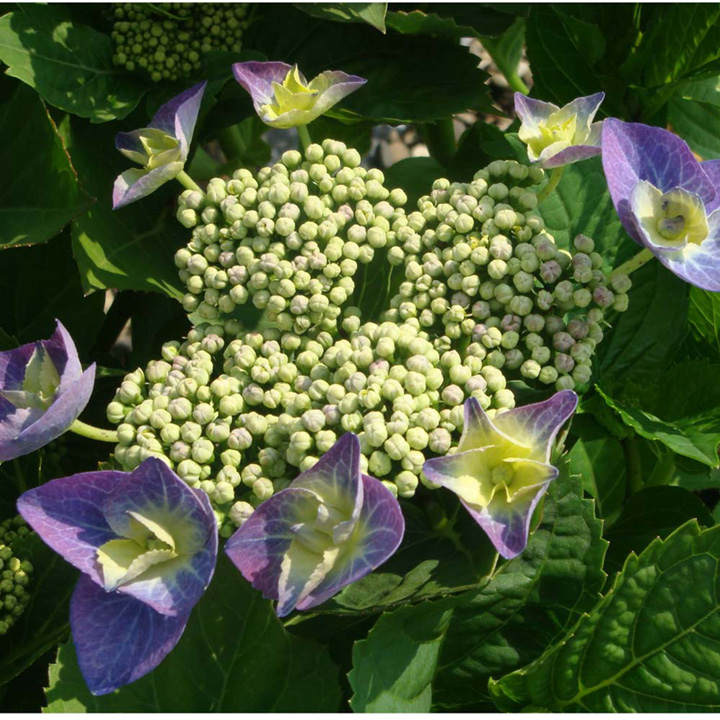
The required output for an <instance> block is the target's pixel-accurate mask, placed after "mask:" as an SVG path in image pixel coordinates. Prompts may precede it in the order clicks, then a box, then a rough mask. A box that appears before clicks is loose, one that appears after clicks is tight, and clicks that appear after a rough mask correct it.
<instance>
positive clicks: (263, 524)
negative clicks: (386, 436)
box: [225, 433, 405, 617]
mask: <svg viewBox="0 0 720 720" xmlns="http://www.w3.org/2000/svg"><path fill="white" fill-rule="evenodd" d="M404 530H405V522H404V519H403V516H402V512H401V510H400V505H399V503H398V502H397V500H396V499H395V498H394V497H393V495H392V494H391V493H390V491H389V490H387V488H386V487H385V486H384V485H383V484H382V483H381V482H380V481H379V480H376V479H375V478H373V477H369V476H368V475H363V474H362V473H361V471H360V442H359V440H358V438H357V436H356V435H354V434H352V433H346V434H345V435H343V436H342V437H341V438H340V439H339V440H338V441H337V442H336V443H335V445H333V447H332V448H330V450H328V452H326V453H325V454H324V455H323V456H322V457H321V458H320V460H319V461H318V462H317V463H316V465H315V466H314V467H312V468H311V469H310V470H307V471H306V472H304V473H302V474H301V475H299V476H298V477H297V478H296V479H295V480H294V481H293V482H292V483H291V485H290V487H288V488H287V489H285V490H281V491H280V492H279V493H277V494H276V495H274V496H273V497H271V498H270V499H269V500H266V501H265V502H264V503H262V504H261V505H260V506H259V507H258V508H257V510H256V511H255V512H254V513H253V514H252V515H251V516H250V518H249V519H248V520H247V521H246V522H245V523H244V524H243V526H242V527H241V528H240V529H239V530H238V531H237V532H236V533H235V534H234V535H233V536H232V537H231V538H230V540H228V542H227V544H226V545H225V552H226V553H227V554H228V556H229V557H230V559H231V560H232V562H233V563H234V564H235V565H236V567H237V568H238V570H240V572H241V573H242V574H243V576H244V577H245V578H246V579H247V580H248V581H250V582H251V583H252V585H253V587H255V588H256V589H257V590H259V591H260V592H262V594H263V595H264V596H265V597H267V598H271V599H273V600H277V601H278V605H277V614H278V616H280V617H283V616H284V615H287V614H288V613H290V612H291V611H292V610H293V609H298V610H305V609H307V608H310V607H314V606H316V605H319V604H320V603H323V602H325V600H327V599H328V598H330V597H332V596H333V595H335V593H337V592H338V591H339V590H340V589H341V588H343V587H345V586H346V585H349V584H350V583H351V582H354V581H355V580H358V579H359V578H361V577H363V576H364V575H367V574H368V573H369V572H371V571H372V570H374V569H375V568H376V567H378V565H380V564H382V563H383V562H385V560H387V559H388V558H389V557H390V556H391V555H392V554H393V553H394V552H395V550H396V549H397V547H398V545H399V544H400V541H401V540H402V536H403V533H404Z"/></svg>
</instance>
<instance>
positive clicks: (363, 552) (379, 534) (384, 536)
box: [296, 475, 405, 610]
mask: <svg viewBox="0 0 720 720" xmlns="http://www.w3.org/2000/svg"><path fill="white" fill-rule="evenodd" d="M362 481H363V488H364V493H363V505H362V510H361V512H360V517H359V518H358V522H357V526H356V530H355V533H356V534H355V535H354V536H353V539H352V543H351V544H350V546H349V547H348V549H347V551H346V552H345V553H342V554H341V555H340V556H339V557H338V560H337V562H336V564H335V566H334V567H333V569H332V570H331V571H330V573H328V575H327V577H326V578H325V580H323V582H321V583H320V584H319V585H318V586H317V587H316V588H315V589H314V590H313V591H312V592H311V593H310V594H309V595H308V596H307V597H306V598H305V599H303V600H301V601H300V602H299V603H298V604H297V606H296V607H297V609H298V610H306V609H307V608H311V607H314V606H316V605H320V604H321V603H323V602H325V601H326V600H328V599H329V598H331V597H332V596H333V595H335V593H337V592H338V591H339V590H341V589H342V588H344V587H345V586H346V585H349V584H350V583H352V582H355V581H356V580H359V579H360V578H361V577H364V576H365V575H367V574H368V573H369V572H372V571H373V570H374V569H375V568H376V567H378V566H379V565H382V563H384V562H385V561H386V560H387V559H388V558H389V557H390V556H391V555H392V554H393V553H394V552H395V551H396V550H397V549H398V547H399V545H400V543H401V542H402V538H403V534H404V533H405V520H404V518H403V514H402V511H401V509H400V503H398V501H397V500H396V498H395V497H394V496H393V494H392V493H391V492H390V491H389V490H388V489H387V488H386V487H385V486H384V485H383V484H382V483H381V482H380V481H379V480H376V479H375V478H374V477H370V476H369V475H363V476H362Z"/></svg>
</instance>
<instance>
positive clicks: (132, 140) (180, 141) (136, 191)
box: [113, 82, 207, 209]
mask: <svg viewBox="0 0 720 720" xmlns="http://www.w3.org/2000/svg"><path fill="white" fill-rule="evenodd" d="M206 84H207V83H204V82H202V83H199V84H198V85H194V86H193V87H191V88H190V89H189V90H185V91H184V92H182V93H180V95H178V96H177V97H174V98H173V99H172V100H170V101H169V102H167V103H165V105H163V106H162V107H161V108H160V109H159V110H158V111H157V112H156V113H155V117H153V119H152V120H151V121H150V125H149V126H148V127H145V128H140V129H139V130H132V131H131V132H121V133H118V134H117V136H116V137H115V147H116V148H117V149H118V150H119V151H120V152H121V153H122V154H123V155H125V157H127V158H130V160H132V161H133V162H136V163H137V164H138V165H142V168H132V169H130V170H125V172H123V173H121V174H120V175H118V176H117V178H115V185H114V187H113V209H117V208H119V207H122V206H123V205H128V204H129V203H132V202H135V201H136V200H139V199H140V198H143V197H145V196H146V195H150V193H152V192H154V191H155V190H157V189H158V188H159V187H160V186H161V185H164V184H165V183H166V182H168V181H169V180H172V179H174V178H176V177H177V176H178V175H179V174H180V173H182V172H183V168H184V167H185V161H186V160H187V156H188V152H189V151H190V141H191V140H192V136H193V132H194V130H195V122H196V121H197V116H198V112H199V111H200V103H201V102H202V97H203V93H204V92H205V86H206Z"/></svg>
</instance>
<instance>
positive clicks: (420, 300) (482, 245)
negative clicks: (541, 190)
mask: <svg viewBox="0 0 720 720" xmlns="http://www.w3.org/2000/svg"><path fill="white" fill-rule="evenodd" d="M543 174H544V171H543V170H542V169H541V168H540V167H537V166H534V167H528V166H527V165H523V164H521V163H518V162H515V161H505V160H502V161H501V160H497V161H494V162H492V163H490V164H489V165H488V166H487V167H486V168H484V169H482V170H480V171H478V172H477V173H476V174H475V176H474V179H473V181H472V182H470V183H459V182H455V183H451V182H450V181H449V180H446V179H443V178H441V179H438V180H436V181H435V182H434V183H433V189H432V192H431V193H430V195H425V196H423V197H421V198H420V200H419V201H418V210H417V211H416V212H412V213H409V214H408V216H407V218H408V221H409V223H410V225H411V226H412V227H413V228H414V230H415V231H416V232H417V234H418V236H419V239H417V238H416V239H413V240H412V242H410V243H405V244H404V245H403V247H402V248H401V253H398V254H397V258H396V259H397V261H398V262H400V261H402V263H403V264H404V270H405V279H404V281H403V282H402V283H401V284H400V287H399V289H398V293H397V294H396V295H395V296H394V297H393V298H392V300H391V303H390V306H391V309H390V310H389V311H387V312H386V313H385V315H384V318H385V319H387V320H391V321H394V322H402V321H405V320H407V319H408V318H415V319H417V321H418V323H419V325H420V327H422V328H424V329H426V330H427V331H428V332H429V333H430V335H431V337H444V338H445V340H446V342H447V343H448V344H450V343H452V344H453V346H454V347H456V348H457V349H462V348H463V347H465V346H466V345H468V344H469V343H472V344H473V345H474V346H479V347H480V348H481V352H480V354H479V357H480V359H481V360H482V361H483V362H484V363H485V364H486V365H489V366H492V367H496V368H498V369H501V370H502V371H503V373H504V375H505V376H506V377H508V378H509V379H512V378H523V379H525V380H526V381H529V382H530V383H531V384H532V383H538V384H539V385H540V386H541V387H542V386H549V385H554V386H555V387H556V388H557V389H558V390H564V389H573V388H575V387H582V386H584V385H586V384H587V383H588V382H589V381H590V377H591V375H592V362H591V361H592V356H593V354H594V352H595V347H596V345H597V344H598V343H599V342H600V341H601V340H602V338H603V325H607V314H608V313H614V312H623V311H624V310H626V309H627V306H628V296H627V292H628V290H629V289H630V279H629V278H628V276H627V275H618V274H615V275H608V274H607V273H606V271H605V269H604V268H603V259H602V257H601V255H600V254H599V253H597V252H595V248H594V243H593V241H592V240H591V239H590V238H589V237H586V236H584V235H578V236H577V237H576V238H575V239H574V243H573V245H574V247H573V248H571V250H570V251H568V250H564V249H560V248H558V246H557V245H556V243H555V240H554V238H553V237H552V235H550V233H548V232H547V230H546V229H545V227H544V224H543V221H542V218H541V217H540V216H539V215H537V214H536V213H534V212H533V211H534V210H535V208H536V206H537V194H536V191H535V190H534V189H533V188H532V186H533V185H537V184H538V183H539V182H540V180H541V179H542V177H543ZM392 250H394V248H393V249H391V252H392ZM401 254H402V255H403V257H402V258H401Z"/></svg>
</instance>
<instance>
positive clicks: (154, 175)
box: [113, 161, 184, 210]
mask: <svg viewBox="0 0 720 720" xmlns="http://www.w3.org/2000/svg"><path fill="white" fill-rule="evenodd" d="M183 167H184V164H183V163H182V162H179V161H178V162H172V163H168V164H167V165H162V166H160V167H156V168H154V169H152V170H143V169H141V168H131V169H130V170H125V172H123V173H120V175H118V176H117V177H116V178H115V184H114V185H113V210H117V209H118V208H120V207H123V206H124V205H129V204H130V203H132V202H135V201H136V200H140V198H144V197H146V196H147V195H150V193H153V192H155V190H157V189H158V188H159V187H160V186H161V185H164V184H165V183H166V182H168V181H169V180H172V179H173V178H175V177H177V175H178V173H179V172H180V171H181V170H182V169H183Z"/></svg>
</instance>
